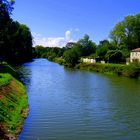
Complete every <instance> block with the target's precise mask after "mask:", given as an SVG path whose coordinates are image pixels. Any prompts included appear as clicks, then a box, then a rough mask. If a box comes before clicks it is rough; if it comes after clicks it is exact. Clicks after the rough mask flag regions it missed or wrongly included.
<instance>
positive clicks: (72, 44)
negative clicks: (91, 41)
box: [66, 42, 76, 48]
mask: <svg viewBox="0 0 140 140" xmlns="http://www.w3.org/2000/svg"><path fill="white" fill-rule="evenodd" d="M75 44H76V43H75V42H68V43H67V44H66V48H72V47H73V46H74V45H75Z"/></svg>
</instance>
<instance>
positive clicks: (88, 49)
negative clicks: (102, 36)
mask: <svg viewBox="0 0 140 140" xmlns="http://www.w3.org/2000/svg"><path fill="white" fill-rule="evenodd" d="M75 47H77V49H78V50H79V53H80V56H88V55H90V54H92V53H95V51H96V44H95V43H94V42H92V41H91V40H89V36H88V35H87V34H85V35H84V37H83V38H82V39H80V40H79V41H78V42H77V44H76V45H75Z"/></svg>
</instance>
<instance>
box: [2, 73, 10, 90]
mask: <svg viewBox="0 0 140 140" xmlns="http://www.w3.org/2000/svg"><path fill="white" fill-rule="evenodd" d="M11 79H12V77H11V75H10V74H8V73H6V74H2V73H0V87H2V86H6V85H7V84H9V81H10V80H11Z"/></svg>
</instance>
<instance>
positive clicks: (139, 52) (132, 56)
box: [130, 48, 140, 62]
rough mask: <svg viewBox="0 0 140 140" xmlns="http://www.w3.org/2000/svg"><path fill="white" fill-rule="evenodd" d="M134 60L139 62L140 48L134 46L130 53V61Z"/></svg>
mask: <svg viewBox="0 0 140 140" xmlns="http://www.w3.org/2000/svg"><path fill="white" fill-rule="evenodd" d="M134 61H138V62H140V48H136V49H134V50H132V51H131V53H130V62H134Z"/></svg>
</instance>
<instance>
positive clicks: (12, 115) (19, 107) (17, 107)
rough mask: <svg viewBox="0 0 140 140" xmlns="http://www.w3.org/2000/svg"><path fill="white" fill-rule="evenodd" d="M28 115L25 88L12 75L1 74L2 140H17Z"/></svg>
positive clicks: (0, 121) (0, 118) (0, 127)
mask: <svg viewBox="0 0 140 140" xmlns="http://www.w3.org/2000/svg"><path fill="white" fill-rule="evenodd" d="M27 115H28V101H27V95H26V91H25V87H24V86H23V85H22V83H20V82H19V81H18V80H16V79H15V78H14V77H13V76H11V75H10V74H6V73H5V74H3V73H0V139H4V140H10V139H17V136H18V134H19V133H20V131H21V129H22V126H23V123H24V119H25V118H26V117H27Z"/></svg>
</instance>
